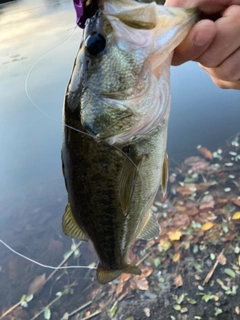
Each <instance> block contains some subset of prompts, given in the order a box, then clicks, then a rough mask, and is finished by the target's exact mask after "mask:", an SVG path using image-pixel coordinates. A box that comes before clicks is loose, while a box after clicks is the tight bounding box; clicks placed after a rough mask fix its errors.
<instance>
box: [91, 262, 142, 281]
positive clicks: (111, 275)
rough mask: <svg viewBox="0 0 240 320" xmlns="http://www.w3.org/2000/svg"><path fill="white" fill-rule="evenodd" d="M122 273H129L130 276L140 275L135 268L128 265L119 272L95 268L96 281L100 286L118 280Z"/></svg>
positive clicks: (99, 267)
mask: <svg viewBox="0 0 240 320" xmlns="http://www.w3.org/2000/svg"><path fill="white" fill-rule="evenodd" d="M122 273H130V274H136V275H140V274H141V270H140V269H139V268H138V267H136V266H132V265H130V264H128V265H126V267H124V268H123V269H121V270H107V269H103V268H102V267H101V266H100V265H98V267H97V281H98V282H99V283H100V284H106V283H108V282H111V281H113V280H114V279H116V278H118V277H119V276H120V275H121V274H122Z"/></svg>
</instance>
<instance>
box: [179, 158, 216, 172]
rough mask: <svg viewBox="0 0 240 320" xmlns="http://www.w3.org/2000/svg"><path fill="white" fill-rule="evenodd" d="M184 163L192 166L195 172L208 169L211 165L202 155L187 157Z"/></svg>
mask: <svg viewBox="0 0 240 320" xmlns="http://www.w3.org/2000/svg"><path fill="white" fill-rule="evenodd" d="M184 164H186V165H187V166H189V167H191V170H192V172H194V173H203V172H204V171H205V170H207V169H208V168H209V167H210V166H209V163H208V162H207V161H206V160H204V159H202V158H200V157H190V158H187V159H186V160H185V161H184Z"/></svg>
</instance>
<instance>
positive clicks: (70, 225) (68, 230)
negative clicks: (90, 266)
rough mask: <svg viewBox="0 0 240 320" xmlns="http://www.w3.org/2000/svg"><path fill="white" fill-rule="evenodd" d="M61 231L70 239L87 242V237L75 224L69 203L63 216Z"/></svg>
mask: <svg viewBox="0 0 240 320" xmlns="http://www.w3.org/2000/svg"><path fill="white" fill-rule="evenodd" d="M62 229H63V232H64V233H65V234H66V235H67V236H69V237H70V238H77V239H79V240H82V241H88V237H87V236H86V235H85V233H84V232H83V231H82V230H81V229H80V227H79V225H78V224H77V222H76V220H75V218H74V216H73V213H72V209H71V205H70V202H68V204H67V206H66V209H65V213H64V215H63V219H62Z"/></svg>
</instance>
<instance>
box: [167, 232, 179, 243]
mask: <svg viewBox="0 0 240 320" xmlns="http://www.w3.org/2000/svg"><path fill="white" fill-rule="evenodd" d="M181 236H182V232H181V231H178V230H176V231H169V232H168V237H169V239H170V240H171V241H175V240H180V238H181Z"/></svg>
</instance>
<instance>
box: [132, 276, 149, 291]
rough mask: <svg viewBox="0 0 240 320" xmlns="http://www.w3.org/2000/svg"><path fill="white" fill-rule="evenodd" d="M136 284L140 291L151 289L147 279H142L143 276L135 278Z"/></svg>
mask: <svg viewBox="0 0 240 320" xmlns="http://www.w3.org/2000/svg"><path fill="white" fill-rule="evenodd" d="M134 282H135V283H136V285H137V287H138V289H140V290H148V289H149V286H148V281H147V279H146V278H141V276H136V277H135V278H134Z"/></svg>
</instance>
